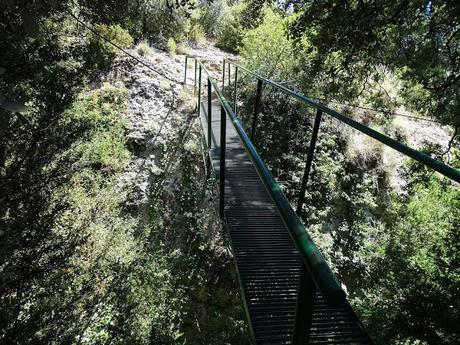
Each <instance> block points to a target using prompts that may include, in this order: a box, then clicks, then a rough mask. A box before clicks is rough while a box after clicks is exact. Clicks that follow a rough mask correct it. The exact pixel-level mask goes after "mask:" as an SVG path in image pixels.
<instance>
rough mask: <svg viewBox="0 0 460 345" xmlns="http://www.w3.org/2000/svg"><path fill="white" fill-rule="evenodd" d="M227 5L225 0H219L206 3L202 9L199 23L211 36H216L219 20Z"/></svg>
mask: <svg viewBox="0 0 460 345" xmlns="http://www.w3.org/2000/svg"><path fill="white" fill-rule="evenodd" d="M227 7H228V6H227V3H226V2H225V0H217V1H214V2H213V3H209V4H206V5H205V7H204V8H203V9H202V10H201V12H200V17H199V23H200V25H201V27H202V28H203V30H204V32H205V33H206V35H208V36H209V37H216V35H217V29H218V20H219V18H220V16H221V15H222V12H223V11H224V10H225V9H226V8H227Z"/></svg>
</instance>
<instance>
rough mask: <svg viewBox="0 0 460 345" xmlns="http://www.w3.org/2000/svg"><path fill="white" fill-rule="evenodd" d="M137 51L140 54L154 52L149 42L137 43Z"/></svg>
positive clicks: (144, 54)
mask: <svg viewBox="0 0 460 345" xmlns="http://www.w3.org/2000/svg"><path fill="white" fill-rule="evenodd" d="M137 53H138V54H139V55H140V56H146V55H151V54H152V48H150V46H149V44H148V43H147V42H144V41H142V42H140V43H139V44H138V45H137Z"/></svg>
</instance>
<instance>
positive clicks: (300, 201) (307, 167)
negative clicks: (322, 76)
mask: <svg viewBox="0 0 460 345" xmlns="http://www.w3.org/2000/svg"><path fill="white" fill-rule="evenodd" d="M322 113H323V112H322V111H321V110H320V109H318V111H317V112H316V117H315V123H314V124H313V132H312V134H311V139H310V146H309V148H308V156H307V163H306V164H305V171H304V173H303V178H302V186H301V187H300V193H299V199H298V201H297V210H296V211H297V215H298V216H299V217H300V212H301V211H302V206H303V202H304V200H305V191H306V189H307V183H308V177H309V176H310V170H311V163H312V162H313V155H314V154H315V146H316V139H317V138H318V130H319V124H320V123H321V115H322Z"/></svg>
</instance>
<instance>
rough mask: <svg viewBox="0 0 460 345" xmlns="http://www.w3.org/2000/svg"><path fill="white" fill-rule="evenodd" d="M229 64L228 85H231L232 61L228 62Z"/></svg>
mask: <svg viewBox="0 0 460 345" xmlns="http://www.w3.org/2000/svg"><path fill="white" fill-rule="evenodd" d="M227 65H228V86H230V84H231V83H230V81H231V79H230V77H231V73H230V67H231V66H230V65H231V63H230V61H229V62H228V63H227Z"/></svg>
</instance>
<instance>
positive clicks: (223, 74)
mask: <svg viewBox="0 0 460 345" xmlns="http://www.w3.org/2000/svg"><path fill="white" fill-rule="evenodd" d="M222 63H223V65H222V91H224V87H225V59H224V60H223V62H222Z"/></svg>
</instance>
